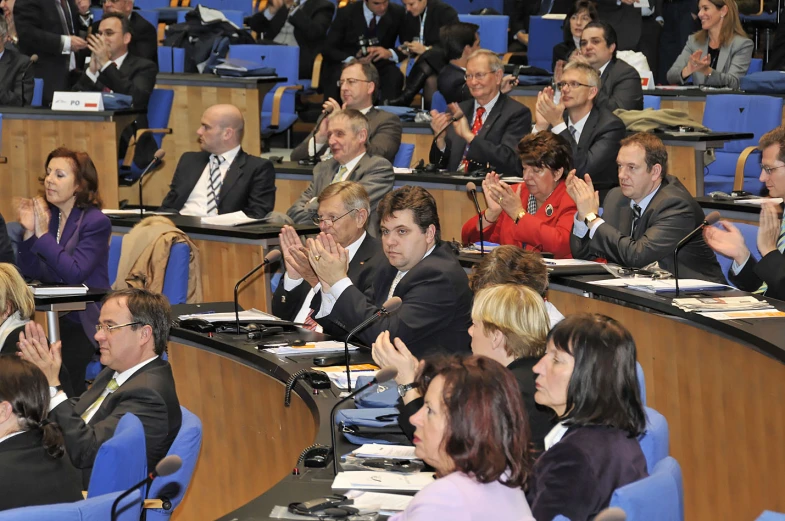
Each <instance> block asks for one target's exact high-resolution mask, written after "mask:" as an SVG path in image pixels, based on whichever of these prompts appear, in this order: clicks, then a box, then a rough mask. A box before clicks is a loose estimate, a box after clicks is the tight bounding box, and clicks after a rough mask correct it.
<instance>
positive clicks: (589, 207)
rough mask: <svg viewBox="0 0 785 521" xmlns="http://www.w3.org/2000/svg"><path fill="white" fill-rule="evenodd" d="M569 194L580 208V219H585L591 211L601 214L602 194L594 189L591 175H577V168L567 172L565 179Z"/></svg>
mask: <svg viewBox="0 0 785 521" xmlns="http://www.w3.org/2000/svg"><path fill="white" fill-rule="evenodd" d="M564 183H565V187H566V188H567V195H569V196H570V198H571V199H572V200H573V201H575V206H576V207H577V208H578V220H579V221H583V220H584V219H585V218H586V216H587V215H588V214H590V213H593V214H595V215H599V214H600V194H599V192H597V191H596V190H595V189H594V183H592V180H591V176H590V175H589V174H585V175H584V176H583V179H581V178H580V177H578V176H577V175H575V169H573V170H571V171H570V173H569V174H567V179H565V180H564Z"/></svg>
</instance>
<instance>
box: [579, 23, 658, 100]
mask: <svg viewBox="0 0 785 521" xmlns="http://www.w3.org/2000/svg"><path fill="white" fill-rule="evenodd" d="M581 55H582V56H583V57H584V58H586V61H588V62H589V65H591V66H592V67H594V68H595V69H596V70H597V71H598V72H599V73H600V82H601V85H600V92H599V94H597V98H596V99H595V101H594V104H595V105H596V106H598V107H601V108H605V109H608V110H610V111H611V112H613V111H614V110H616V109H625V110H643V90H642V89H641V77H640V74H638V71H636V70H635V68H633V67H632V66H631V65H629V64H628V63H627V62H625V61H624V60H620V59H618V58H616V31H614V30H613V27H612V26H611V25H610V24H608V23H606V22H591V23H590V24H588V25H587V26H586V27H584V28H583V33H582V34H581Z"/></svg>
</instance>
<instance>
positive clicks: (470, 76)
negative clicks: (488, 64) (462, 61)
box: [463, 71, 491, 81]
mask: <svg viewBox="0 0 785 521" xmlns="http://www.w3.org/2000/svg"><path fill="white" fill-rule="evenodd" d="M489 74H491V72H490V71H488V72H478V73H477V74H465V75H464V76H463V77H464V79H465V80H466V81H469V80H471V79H475V80H480V81H482V80H483V79H484V78H485V77H486V76H487V75H489Z"/></svg>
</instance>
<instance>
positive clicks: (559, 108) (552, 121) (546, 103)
mask: <svg viewBox="0 0 785 521" xmlns="http://www.w3.org/2000/svg"><path fill="white" fill-rule="evenodd" d="M553 98H554V90H553V87H545V88H544V89H543V90H541V91H540V92H539V93H538V94H537V104H536V105H535V111H534V127H535V128H536V129H537V131H538V132H542V131H545V130H548V129H549V128H551V127H555V126H556V125H558V124H559V123H563V122H564V103H562V101H561V100H559V103H556V102H554V100H553Z"/></svg>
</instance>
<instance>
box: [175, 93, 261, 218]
mask: <svg viewBox="0 0 785 521" xmlns="http://www.w3.org/2000/svg"><path fill="white" fill-rule="evenodd" d="M244 132H245V122H244V120H243V115H242V113H241V112H240V110H239V109H238V108H237V107H235V106H234V105H213V106H212V107H210V108H208V109H207V110H205V111H204V114H203V115H202V121H201V125H200V126H199V129H198V130H197V131H196V135H197V136H198V140H199V147H200V148H201V149H202V151H201V152H186V153H185V154H183V155H182V156H181V157H180V161H179V162H178V163H177V168H176V169H175V171H174V176H173V177H172V184H171V186H170V189H169V193H168V194H167V195H166V198H164V201H163V202H162V203H161V208H160V209H161V211H175V212H179V213H180V214H181V215H196V216H200V217H205V216H209V215H218V214H225V213H234V212H239V211H243V212H245V214H246V215H247V216H248V217H253V218H255V219H262V218H264V217H266V216H267V214H268V213H270V212H271V211H272V210H273V207H274V206H275V169H274V168H273V164H272V163H271V162H270V161H268V160H267V159H262V158H260V157H255V156H252V155H249V154H246V153H245V151H243V149H242V146H241V143H242V142H243V134H244Z"/></svg>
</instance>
